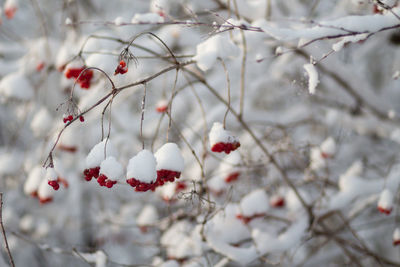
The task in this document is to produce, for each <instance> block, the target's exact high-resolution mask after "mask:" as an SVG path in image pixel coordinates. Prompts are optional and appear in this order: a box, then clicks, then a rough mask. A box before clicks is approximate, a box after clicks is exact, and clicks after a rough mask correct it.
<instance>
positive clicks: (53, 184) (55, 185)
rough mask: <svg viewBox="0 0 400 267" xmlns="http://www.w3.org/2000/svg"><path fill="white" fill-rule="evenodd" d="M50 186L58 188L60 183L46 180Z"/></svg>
mask: <svg viewBox="0 0 400 267" xmlns="http://www.w3.org/2000/svg"><path fill="white" fill-rule="evenodd" d="M47 183H48V184H49V185H50V186H51V187H53V189H54V190H56V191H57V190H58V189H59V188H60V185H59V184H58V182H57V181H55V180H54V181H48V182H47Z"/></svg>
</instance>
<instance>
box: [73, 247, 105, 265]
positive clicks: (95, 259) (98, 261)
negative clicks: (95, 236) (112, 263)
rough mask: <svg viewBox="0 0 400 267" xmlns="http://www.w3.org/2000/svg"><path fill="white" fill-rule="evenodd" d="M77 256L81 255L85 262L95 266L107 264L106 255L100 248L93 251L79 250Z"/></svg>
mask: <svg viewBox="0 0 400 267" xmlns="http://www.w3.org/2000/svg"><path fill="white" fill-rule="evenodd" d="M78 257H83V258H84V259H85V260H86V261H87V262H89V263H94V264H95V266H96V267H106V266H107V255H106V254H105V253H104V252H103V251H101V250H98V251H96V252H95V253H82V252H80V253H79V255H78Z"/></svg>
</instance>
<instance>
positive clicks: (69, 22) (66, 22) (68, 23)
mask: <svg viewBox="0 0 400 267" xmlns="http://www.w3.org/2000/svg"><path fill="white" fill-rule="evenodd" d="M64 23H65V25H67V26H69V25H72V20H71V19H70V18H66V19H65V22H64Z"/></svg>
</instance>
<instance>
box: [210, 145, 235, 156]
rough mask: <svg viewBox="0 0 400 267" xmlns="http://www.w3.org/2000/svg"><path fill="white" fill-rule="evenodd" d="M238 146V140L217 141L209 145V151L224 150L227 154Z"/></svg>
mask: <svg viewBox="0 0 400 267" xmlns="http://www.w3.org/2000/svg"><path fill="white" fill-rule="evenodd" d="M238 147H240V143H239V142H233V143H223V142H219V143H216V144H214V145H213V146H212V147H211V151H212V152H225V153H226V154H229V153H231V152H232V151H235V150H236V149H237V148H238Z"/></svg>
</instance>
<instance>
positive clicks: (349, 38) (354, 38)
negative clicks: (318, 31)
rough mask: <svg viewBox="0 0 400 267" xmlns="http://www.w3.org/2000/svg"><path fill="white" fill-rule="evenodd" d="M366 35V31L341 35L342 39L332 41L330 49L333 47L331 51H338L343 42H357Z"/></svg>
mask: <svg viewBox="0 0 400 267" xmlns="http://www.w3.org/2000/svg"><path fill="white" fill-rule="evenodd" d="M367 37H368V34H366V33H363V34H357V35H354V36H346V37H343V38H342V40H340V41H338V42H337V43H334V44H333V45H332V49H333V51H335V52H338V51H340V50H341V49H342V48H343V46H344V45H345V44H347V43H357V42H359V41H363V40H365V39H367Z"/></svg>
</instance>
